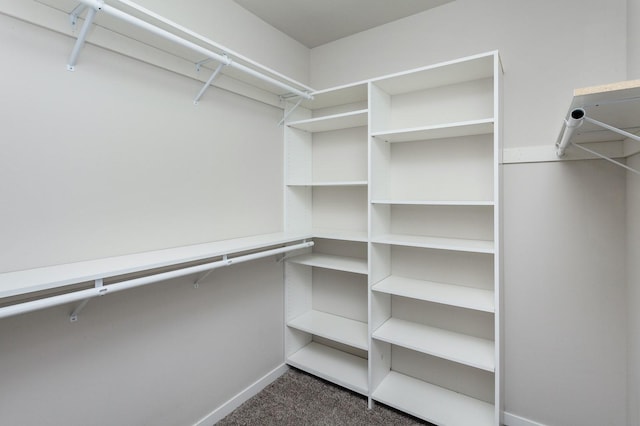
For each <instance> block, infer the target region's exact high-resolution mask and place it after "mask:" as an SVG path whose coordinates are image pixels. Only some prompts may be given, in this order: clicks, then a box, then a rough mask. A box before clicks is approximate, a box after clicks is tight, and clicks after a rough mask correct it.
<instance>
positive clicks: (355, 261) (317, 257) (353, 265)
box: [287, 253, 368, 274]
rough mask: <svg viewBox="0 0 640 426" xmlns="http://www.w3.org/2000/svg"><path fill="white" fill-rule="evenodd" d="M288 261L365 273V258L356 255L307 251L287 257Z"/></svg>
mask: <svg viewBox="0 0 640 426" xmlns="http://www.w3.org/2000/svg"><path fill="white" fill-rule="evenodd" d="M287 262H289V263H296V264H299V265H307V266H314V267H317V268H325V269H333V270H335V271H345V272H353V273H354V274H367V272H368V271H367V259H360V258H356V257H346V256H335V255H331V254H324V253H308V254H302V255H299V256H294V257H290V258H288V259H287Z"/></svg>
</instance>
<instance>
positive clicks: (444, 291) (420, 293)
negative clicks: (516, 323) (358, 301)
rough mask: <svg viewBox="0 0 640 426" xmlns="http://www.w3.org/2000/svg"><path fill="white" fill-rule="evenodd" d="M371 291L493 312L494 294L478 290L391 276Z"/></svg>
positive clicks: (489, 291)
mask: <svg viewBox="0 0 640 426" xmlns="http://www.w3.org/2000/svg"><path fill="white" fill-rule="evenodd" d="M372 289H373V290H374V291H378V292H381V293H387V294H393V295H396V296H403V297H410V298H413V299H419V300H425V301H429V302H435V303H441V304H444V305H451V306H458V307H461V308H467V309H475V310H477V311H483V312H494V311H495V304H494V292H493V291H491V290H485V289H480V288H474V287H465V286H461V285H455V284H445V283H437V282H432V281H423V280H416V279H412V278H403V277H397V276H393V275H392V276H389V277H387V278H385V279H384V280H382V281H380V282H379V283H377V284H375V285H374V286H373V288H372Z"/></svg>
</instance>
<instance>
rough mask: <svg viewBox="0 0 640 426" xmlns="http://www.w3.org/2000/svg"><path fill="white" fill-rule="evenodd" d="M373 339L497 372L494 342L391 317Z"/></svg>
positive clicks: (374, 334)
mask: <svg viewBox="0 0 640 426" xmlns="http://www.w3.org/2000/svg"><path fill="white" fill-rule="evenodd" d="M373 338H374V339H378V340H382V341H384V342H387V343H391V344H393V345H397V346H402V347H405V348H408V349H411V350H414V351H418V352H422V353H425V354H428V355H432V356H436V357H439V358H443V359H448V360H449V361H454V362H458V363H460V364H465V365H469V366H471V367H475V368H480V369H482V370H486V371H491V372H493V371H495V353H494V352H495V347H494V342H493V341H491V340H487V339H481V338H478V337H474V336H468V335H466V334H461V333H455V332H453V331H449V330H443V329H441V328H435V327H429V326H427V325H423V324H418V323H415V322H410V321H404V320H400V319H397V318H390V319H388V320H387V321H386V322H385V323H384V324H382V325H381V326H380V327H379V328H378V329H377V330H376V331H375V332H374V333H373Z"/></svg>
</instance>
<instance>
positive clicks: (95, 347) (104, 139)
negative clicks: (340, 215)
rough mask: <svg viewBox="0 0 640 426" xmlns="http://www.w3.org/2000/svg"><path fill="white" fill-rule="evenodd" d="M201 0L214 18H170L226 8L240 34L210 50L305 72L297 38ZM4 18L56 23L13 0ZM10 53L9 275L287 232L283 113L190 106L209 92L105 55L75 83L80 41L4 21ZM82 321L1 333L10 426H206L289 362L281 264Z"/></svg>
mask: <svg viewBox="0 0 640 426" xmlns="http://www.w3.org/2000/svg"><path fill="white" fill-rule="evenodd" d="M147 3H151V2H146V3H145V5H147V6H149V7H150V8H152V6H154V5H153V4H147ZM155 3H156V4H155V6H160V5H163V4H164V3H166V2H160V1H157V2H155ZM200 3H201V6H203V7H204V6H205V3H207V6H206V7H207V9H206V14H204V16H201V15H200V14H199V13H200V12H202V11H201V10H198V9H195V8H191V7H189V5H185V2H181V5H180V8H177V7H176V8H175V11H178V10H180V13H181V14H180V15H179V16H177V17H176V18H175V19H176V20H179V21H180V22H181V23H184V24H186V25H189V22H186V21H189V20H193V21H194V23H195V24H196V26H198V25H200V26H201V24H202V23H203V22H204V20H205V19H209V18H211V17H212V16H214V15H217V13H218V12H220V14H221V15H224V13H231V14H232V15H231V16H232V17H233V22H234V23H235V24H237V25H240V26H241V27H242V28H243V33H242V34H243V36H242V37H237V33H236V31H237V29H236V28H232V27H233V26H232V25H231V23H227V24H226V25H225V26H221V25H216V26H215V29H214V30H212V31H211V34H210V36H211V37H212V38H213V37H215V36H221V35H225V37H223V38H225V41H230V42H231V43H230V45H231V46H230V47H232V48H234V49H236V50H238V51H241V52H242V53H243V54H246V55H247V56H253V57H255V58H259V57H264V58H265V59H268V58H266V56H265V55H264V51H271V52H273V54H274V55H275V56H278V55H280V59H278V60H277V61H276V62H277V64H275V65H278V66H279V69H280V70H281V71H282V72H285V73H290V74H291V75H296V76H298V77H300V78H302V79H304V78H306V70H307V69H308V51H306V50H304V49H303V50H300V49H298V50H297V51H296V50H295V49H289V48H288V46H292V45H297V43H295V42H292V41H289V42H285V41H283V36H282V34H281V33H279V32H277V31H276V30H274V29H272V28H270V27H268V26H266V24H264V23H262V24H260V22H258V20H257V19H256V18H255V17H253V16H252V15H250V14H248V13H246V12H244V13H243V12H242V10H241V9H239V8H237V7H236V6H235V3H233V2H232V1H231V0H229V1H217V2H200ZM194 4H195V2H194ZM0 12H2V13H8V14H11V15H17V16H19V17H20V18H21V19H24V20H27V21H29V20H33V21H35V22H38V23H39V24H43V23H44V21H47V20H48V19H49V18H51V17H52V16H53V15H52V14H51V13H50V12H49V11H45V9H44V8H43V6H41V5H40V4H39V3H37V2H15V1H14V0H10V1H7V0H2V1H0ZM169 12H174V11H172V10H169ZM187 12H189V13H190V14H188V13H187ZM59 17H60V19H61V23H60V24H59V25H60V26H66V25H67V24H66V22H67V20H66V17H65V15H63V14H59ZM212 19H213V18H212ZM223 20H224V18H223V17H217V18H215V19H213V21H214V22H219V21H223ZM47 23H49V22H47ZM51 25H52V26H53V27H56V26H57V25H58V23H55V24H54V23H51ZM212 29H213V27H212ZM64 31H67V29H66V28H65V30H64ZM96 35H97V31H96V32H95V33H92V37H93V36H96ZM251 38H254V39H255V40H260V41H261V43H257V44H255V45H251V44H250V43H249V40H250V39H251ZM113 41H114V43H115V44H116V45H117V43H119V40H116V38H114V39H113ZM0 44H1V45H2V46H3V48H2V52H3V61H4V63H6V64H14V65H16V66H7V67H5V70H4V71H3V72H2V80H1V81H0V88H1V89H0V92H1V93H2V96H0V147H1V150H2V155H0V194H2V208H1V209H0V235H1V236H2V237H1V238H0V253H2V256H0V272H5V271H12V270H19V269H25V268H32V267H37V266H44V265H50V264H57V263H66V262H72V261H80V260H84V259H92V258H99V257H104V256H111V255H118V254H126V253H133V252H139V251H146V250H154V249H160V248H165V247H173V246H180V245H186V244H194V243H199V242H204V241H212V240H219V239H226V238H234V237H239V236H244V235H251V234H261V233H269V232H277V231H280V230H281V229H282V169H283V165H282V162H283V148H282V128H281V127H280V126H278V121H279V120H280V118H281V116H282V110H280V109H278V108H275V107H274V106H272V105H268V104H265V103H261V102H256V101H254V100H251V99H248V98H245V97H242V96H238V95H235V94H232V93H229V92H227V91H224V90H219V89H215V88H211V89H209V91H208V92H207V94H206V98H204V99H203V100H202V101H201V102H200V104H199V105H198V106H194V105H193V103H192V100H193V96H194V94H195V93H197V92H198V90H199V89H200V87H201V83H200V82H199V81H197V80H195V79H192V78H188V77H185V76H184V75H180V74H177V73H175V72H173V71H167V70H166V69H163V68H160V67H156V66H151V65H148V64H146V63H143V62H141V61H138V60H133V59H131V58H129V57H126V56H122V55H119V54H116V53H114V52H112V51H108V50H105V49H101V48H98V47H95V46H93V45H87V46H85V48H84V49H83V51H82V55H81V62H80V63H79V67H78V69H77V70H76V72H74V73H70V72H68V71H67V70H66V67H65V64H66V60H67V57H68V55H69V52H70V50H71V47H72V44H73V40H72V39H71V38H70V37H68V36H66V35H62V34H60V33H58V32H52V31H50V30H48V29H44V28H42V27H39V26H34V25H31V24H28V23H26V22H23V21H22V20H18V19H14V18H10V17H8V16H6V15H3V14H0ZM124 47H127V48H134V47H135V46H134V47H132V46H124ZM135 48H137V47H135ZM285 51H286V57H287V62H286V63H284V62H282V61H281V58H282V57H284V56H285V53H283V52H285ZM139 53H141V54H142V55H143V56H144V55H146V53H147V52H146V51H145V52H142V51H141V52H139ZM153 54H154V55H155V53H153ZM158 57H159V58H160V56H158ZM18 64H19V65H18ZM80 65H81V66H80ZM170 65H171V66H169V67H168V68H171V67H172V64H170ZM191 66H193V64H191ZM72 309H73V306H60V307H57V308H52V309H48V310H43V311H38V312H34V313H32V314H26V315H22V316H17V317H12V318H8V319H5V320H2V321H0V359H1V360H2V362H0V376H1V377H2V380H1V381H0V382H1V383H0V424H3V425H4V424H6V425H9V424H20V425H40V424H69V425H86V424H94V425H101V424H104V425H113V424H154V425H178V424H179V425H186V424H195V423H196V422H197V421H198V420H200V419H201V418H203V417H205V416H207V415H208V414H209V413H211V412H212V411H213V410H214V409H216V408H217V407H219V406H220V405H221V404H223V403H225V402H226V401H228V400H229V399H230V398H232V397H233V396H235V395H236V394H237V393H238V392H240V391H242V390H243V389H245V388H246V387H247V386H249V385H251V384H252V383H254V382H255V381H256V380H257V379H258V378H260V377H262V376H264V375H265V374H267V373H269V372H270V371H272V370H273V369H274V368H276V367H278V366H280V365H281V363H282V360H283V353H282V351H283V349H282V348H283V337H282V334H283V333H282V322H283V285H282V265H281V264H277V263H276V262H275V261H274V259H272V258H270V259H263V260H259V261H253V262H250V263H246V264H242V265H238V266H234V267H229V268H225V269H220V270H217V271H215V272H214V273H213V274H211V275H210V276H209V278H207V280H206V282H205V283H202V284H201V285H200V287H199V288H198V289H194V287H193V285H192V282H191V281H190V280H189V279H186V278H185V279H178V280H173V281H168V282H163V283H159V284H156V285H154V286H150V287H145V288H141V289H136V290H129V291H126V292H122V293H117V294H114V295H112V296H107V297H105V298H100V300H95V301H92V302H90V303H89V304H88V306H87V307H86V308H85V310H84V311H83V312H82V313H81V315H80V319H79V321H78V322H76V323H70V322H69V320H68V315H69V312H70V311H71V310H72ZM248 313H250V314H249V315H248Z"/></svg>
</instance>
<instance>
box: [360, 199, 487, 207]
mask: <svg viewBox="0 0 640 426" xmlns="http://www.w3.org/2000/svg"><path fill="white" fill-rule="evenodd" d="M371 204H389V205H401V206H494V205H495V204H496V203H494V202H493V201H486V200H372V201H371Z"/></svg>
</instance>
